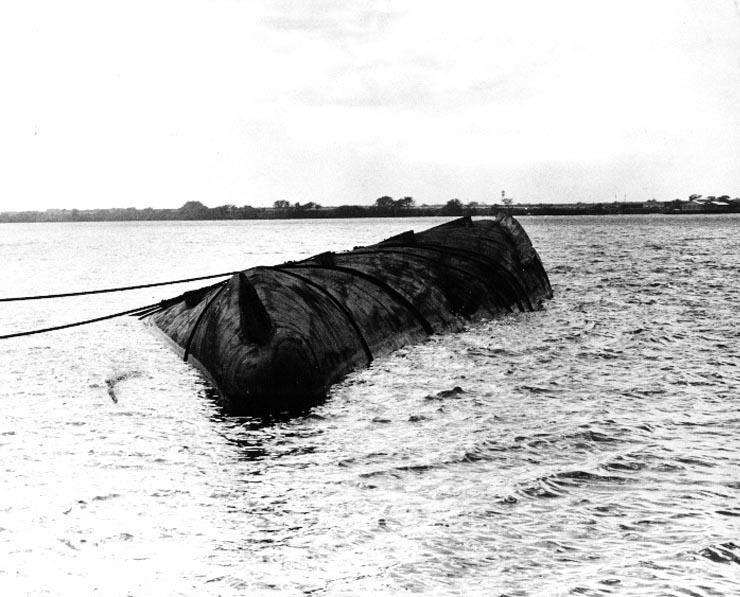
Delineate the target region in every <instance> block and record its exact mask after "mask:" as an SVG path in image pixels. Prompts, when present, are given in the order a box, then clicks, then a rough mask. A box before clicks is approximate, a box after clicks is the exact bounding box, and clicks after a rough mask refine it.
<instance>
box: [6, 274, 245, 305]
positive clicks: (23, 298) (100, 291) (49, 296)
mask: <svg viewBox="0 0 740 597" xmlns="http://www.w3.org/2000/svg"><path fill="white" fill-rule="evenodd" d="M238 273H239V272H225V273H223V274H211V275H210V276H198V277H195V278H183V279H182V280H170V281H168V282H152V283H150V284H137V285H135V286H119V287H118V288H100V289H97V290H80V291H79V292H61V293H59V294H43V295H35V296H12V297H6V298H0V303H9V302H12V301H36V300H40V299H52V298H63V297H67V296H85V295H89V294H105V293H107V292H122V291H124V290H137V289H139V288H153V287H155V286H168V285H171V284H184V283H185V282H197V281H198V280H210V279H212V278H225V277H226V276H233V275H234V274H238Z"/></svg>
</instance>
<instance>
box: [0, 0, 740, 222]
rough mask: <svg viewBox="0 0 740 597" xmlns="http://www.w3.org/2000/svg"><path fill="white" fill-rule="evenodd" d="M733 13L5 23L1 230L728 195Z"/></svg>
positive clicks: (0, 51)
mask: <svg viewBox="0 0 740 597" xmlns="http://www.w3.org/2000/svg"><path fill="white" fill-rule="evenodd" d="M738 1H740V0H557V1H555V0H531V1H527V0H516V1H514V0H509V1H506V2H499V1H496V0H484V1H466V0H457V1H455V2H433V1H429V0H426V1H415V0H397V1H395V2H391V1H385V0H362V1H357V2H351V1H349V0H282V1H281V0H273V1H268V0H264V1H263V0H242V1H239V0H145V1H140V0H126V1H120V2H109V1H105V0H90V1H86V0H23V1H21V0H18V1H12V2H10V1H9V2H3V3H2V4H1V5H0V80H1V81H2V87H1V88H0V210H19V209H47V208H54V207H69V208H71V207H77V208H92V207H129V206H134V207H147V206H151V207H178V206H180V205H181V204H182V203H184V202H185V201H189V200H197V201H202V202H203V203H205V204H206V205H209V206H216V205H222V204H228V203H233V204H236V205H239V206H241V205H253V206H265V205H271V204H272V203H273V202H274V201H275V200H277V199H287V200H289V201H291V202H295V201H299V202H301V203H305V202H307V201H315V202H318V203H320V204H322V205H340V204H347V203H350V204H369V203H372V202H373V201H374V200H375V199H376V198H377V197H379V196H381V195H385V194H388V195H391V196H394V197H400V196H404V195H411V196H413V197H414V198H415V199H416V201H417V203H440V202H445V201H447V200H448V199H450V198H453V197H459V198H460V199H461V200H462V201H463V202H468V201H478V202H492V201H495V200H498V199H500V193H501V190H502V189H505V190H506V192H507V194H508V195H509V196H511V197H513V198H514V200H515V201H521V202H540V201H545V202H564V201H613V200H614V199H615V198H619V199H620V200H621V199H623V198H624V197H625V196H626V197H627V199H628V200H645V199H650V198H653V197H654V198H656V199H659V200H666V199H673V198H675V197H686V196H688V195H689V194H691V193H702V194H705V195H709V194H715V195H721V194H730V195H732V196H738V195H740V6H739V5H738Z"/></svg>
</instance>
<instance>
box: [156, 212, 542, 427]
mask: <svg viewBox="0 0 740 597" xmlns="http://www.w3.org/2000/svg"><path fill="white" fill-rule="evenodd" d="M551 296H552V289H551V287H550V282H549V280H548V277H547V274H546V273H545V270H544V268H543V266H542V262H541V261H540V258H539V256H538V255H537V253H536V251H535V250H534V248H533V247H532V244H531V242H530V240H529V238H528V237H527V234H526V233H525V232H524V230H523V228H522V227H521V225H520V224H519V223H518V222H517V221H516V220H514V219H513V218H512V217H510V216H508V215H506V214H498V215H497V216H496V217H495V218H494V219H490V220H477V221H472V220H471V219H470V218H469V217H465V218H460V219H458V220H454V221H451V222H448V223H446V224H442V225H440V226H436V227H434V228H430V229H429V230H425V231H424V232H419V233H414V232H413V231H409V232H404V233H402V234H399V235H397V236H393V237H391V238H388V239H386V240H384V241H382V242H380V243H378V244H375V245H370V246H366V247H356V248H355V249H353V250H352V251H347V252H342V253H322V254H319V255H315V256H314V257H311V258H309V259H305V260H303V261H291V262H288V263H283V264H281V265H275V266H270V267H254V268H250V269H247V270H244V271H242V272H239V273H238V274H235V275H233V276H232V277H231V278H230V279H228V280H226V281H224V282H221V283H219V284H215V285H213V286H208V287H205V288H201V289H199V290H193V291H189V292H186V293H184V294H183V295H180V296H178V297H175V298H172V299H169V300H167V301H162V303H161V304H160V307H159V309H158V310H157V311H155V312H154V313H152V314H151V315H149V316H148V320H149V321H150V322H151V323H152V324H153V325H154V326H156V328H158V329H159V330H161V331H162V332H163V333H164V334H165V336H166V337H168V338H169V339H170V340H171V341H172V343H173V344H174V346H175V348H176V349H177V350H178V351H179V352H180V353H181V354H182V356H183V357H184V359H185V360H187V361H190V362H192V363H193V364H194V365H195V366H197V367H198V368H199V369H200V370H201V371H202V372H203V373H205V374H206V376H207V377H208V378H209V379H210V381H211V382H212V383H213V384H214V385H215V386H216V387H217V388H218V390H219V392H220V394H221V396H222V399H223V401H224V404H225V406H227V407H228V408H230V409H231V410H233V411H239V412H247V413H249V412H264V411H271V410H284V409H290V408H299V407H301V406H305V405H307V404H310V403H312V402H313V401H315V400H317V399H319V398H320V397H322V396H323V395H325V393H326V392H327V390H328V388H329V387H330V386H331V385H332V384H334V383H336V382H337V381H339V380H340V379H341V378H342V377H344V376H345V375H346V374H347V373H349V372H350V371H352V370H353V369H356V368H358V367H363V366H367V365H369V364H370V363H371V361H372V360H373V359H374V358H376V357H378V356H382V355H387V354H389V353H390V352H392V351H393V350H395V349H397V348H399V347H401V346H404V345H407V344H411V343H417V342H419V341H421V340H423V339H424V338H426V337H427V336H429V335H430V334H437V333H442V332H448V331H455V330H460V329H461V328H462V327H463V326H464V325H465V324H466V323H467V322H469V321H476V320H480V319H484V318H491V317H495V316H497V315H500V314H503V313H507V312H513V311H532V310H536V309H538V308H540V307H541V305H542V301H543V299H545V298H549V297H551Z"/></svg>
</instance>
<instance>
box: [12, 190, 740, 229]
mask: <svg viewBox="0 0 740 597" xmlns="http://www.w3.org/2000/svg"><path fill="white" fill-rule="evenodd" d="M388 199H390V198H388ZM408 199H410V198H408ZM379 202H380V200H379ZM278 203H282V204H281V205H280V206H279V207H278V206H276V207H251V206H248V205H245V206H243V207H236V206H234V205H222V206H219V207H213V208H210V207H206V206H205V205H203V204H202V203H199V202H197V201H191V202H188V203H186V204H185V205H183V206H182V207H180V208H178V209H153V208H145V209H136V208H123V209H120V208H112V209H87V210H82V209H49V210H46V211H16V212H2V213H0V223H5V224H8V223H19V224H21V223H24V224H28V223H35V222H156V221H183V220H185V221H188V220H213V221H215V220H288V219H290V220H294V219H331V218H388V217H395V218H398V217H433V216H462V215H472V216H488V215H493V214H496V213H498V212H500V211H505V212H508V213H510V214H512V215H514V216H600V215H643V214H666V215H686V214H727V213H740V199H738V198H735V199H730V198H729V197H722V198H719V199H717V198H715V197H709V198H706V199H705V198H692V199H689V200H686V201H684V200H679V199H676V200H674V201H646V202H626V201H624V202H612V203H560V204H558V203H532V204H526V203H517V204H512V205H503V204H478V203H469V204H467V205H464V204H462V203H461V202H460V201H459V200H457V199H453V200H451V201H449V202H447V204H445V205H422V206H413V202H406V203H404V202H403V201H402V200H398V201H397V202H394V201H393V200H392V199H391V200H390V204H391V205H382V206H379V205H378V204H376V205H372V206H361V205H341V206H339V207H321V206H319V205H316V204H314V203H308V204H306V205H300V204H298V203H296V204H295V205H293V206H291V205H290V204H287V202H278ZM393 203H397V204H396V205H393ZM286 204H287V205H286Z"/></svg>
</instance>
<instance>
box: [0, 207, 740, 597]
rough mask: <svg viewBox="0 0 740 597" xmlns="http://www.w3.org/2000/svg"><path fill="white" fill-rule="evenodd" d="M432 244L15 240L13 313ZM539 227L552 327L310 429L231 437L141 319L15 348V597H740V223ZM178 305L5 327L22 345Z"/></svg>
mask: <svg viewBox="0 0 740 597" xmlns="http://www.w3.org/2000/svg"><path fill="white" fill-rule="evenodd" d="M433 223H434V222H433V221H429V220H421V221H414V222H411V221H408V220H405V221H404V220H381V221H321V222H314V223H310V222H303V221H301V222H295V221H294V222H224V223H221V222H216V223H144V224H141V223H139V224H85V225H75V224H70V225H28V226H26V225H7V226H2V227H0V263H1V264H2V266H1V267H0V286H1V287H2V288H3V294H4V295H9V294H31V293H37V292H38V293H41V292H52V291H64V290H77V289H84V288H88V287H103V286H115V285H120V284H122V283H135V282H139V281H142V282H147V281H156V280H160V279H168V278H178V277H187V276H192V275H199V274H206V273H210V272H213V271H228V270H230V269H237V268H242V267H249V266H252V265H256V264H259V263H276V262H280V261H283V260H286V259H295V258H300V257H305V256H307V255H310V254H312V253H316V252H320V251H323V250H327V249H335V250H340V249H342V248H351V247H352V246H354V245H357V244H365V243H371V242H375V241H377V240H379V239H380V238H383V237H385V236H388V235H390V234H393V233H397V232H401V231H403V230H405V229H407V228H409V227H413V228H416V229H423V228H425V227H427V226H429V225H432V224H433ZM523 224H524V226H525V228H526V229H527V231H528V233H529V234H530V236H531V237H532V240H533V242H534V244H535V246H536V247H537V249H538V250H539V252H540V254H541V256H542V258H543V261H544V263H545V265H546V267H547V268H548V271H549V273H550V277H551V281H552V283H553V287H554V290H555V299H554V300H552V301H550V302H548V303H547V306H546V310H545V311H542V312H538V313H531V314H526V315H514V316H507V317H504V318H503V319H500V320H496V321H490V322H486V323H483V324H482V325H479V326H475V327H472V328H470V329H468V330H465V331H463V332H461V333H459V334H453V335H448V336H439V337H433V338H431V339H430V340H429V341H428V342H426V343H424V344H422V345H420V346H415V347H407V348H404V349H402V350H400V351H398V352H396V353H395V354H394V355H392V356H391V357H389V358H386V359H380V360H378V361H376V362H375V363H374V364H373V366H372V367H371V368H369V369H367V370H364V371H359V372H356V373H355V374H353V375H351V376H350V377H349V378H348V379H347V380H346V381H345V382H343V383H341V384H339V385H337V386H335V387H334V388H333V390H332V391H331V394H330V396H329V398H328V399H327V400H326V401H325V402H324V403H322V404H319V405H317V406H315V407H313V408H311V409H308V410H307V411H306V412H303V413H294V414H293V416H291V417H276V418H273V419H270V420H264V419H252V418H244V417H229V416H227V415H226V414H224V413H223V412H222V411H221V410H220V409H219V407H218V404H217V402H216V400H215V396H214V395H213V392H212V390H210V389H209V388H208V386H207V385H206V384H205V382H204V381H203V380H202V379H201V378H200V377H199V376H198V374H197V373H196V372H194V371H193V370H192V369H191V368H190V367H188V366H187V365H185V364H183V363H182V362H180V361H179V360H178V359H177V357H176V356H175V355H174V354H172V353H171V352H170V351H169V349H168V348H167V347H165V346H163V345H162V344H161V343H160V341H159V340H158V339H157V338H155V337H154V336H153V335H151V334H150V333H149V331H148V330H147V329H146V328H145V327H144V326H142V325H141V323H140V322H138V321H137V320H136V319H122V320H114V321H111V322H106V323H102V324H98V325H94V326H88V327H84V328H79V329H76V330H69V331H65V332H58V333H56V334H49V335H43V336H33V337H29V338H24V339H18V340H13V341H5V342H3V343H2V344H0V356H1V357H2V363H3V367H2V368H0V409H2V417H1V418H0V454H2V467H3V479H4V487H3V491H2V493H0V555H1V556H2V557H0V589H1V590H2V592H3V594H18V593H21V594H23V593H31V594H90V593H92V592H93V591H95V590H97V591H98V592H100V593H101V594H113V595H127V594H135V595H147V594H185V595H232V594H233V595H239V594H252V593H269V592H271V591H272V592H275V593H277V594H288V595H290V594H298V595H300V594H311V595H323V594H330V595H331V594H362V593H376V594H377V593H380V594H386V593H391V594H395V593H400V592H403V591H415V592H426V593H432V594H450V593H464V594H471V595H475V594H478V595H500V594H505V595H512V596H513V595H609V594H629V595H633V594H643V595H657V594H664V595H685V594H694V595H729V594H735V593H737V592H738V591H739V590H740V581H739V580H738V579H739V578H740V576H739V574H738V571H739V570H740V568H738V564H739V563H740V547H739V546H740V533H739V531H740V506H738V504H740V499H738V498H740V481H738V479H740V474H739V473H740V467H739V466H738V465H739V464H740V457H739V456H738V453H739V450H740V440H738V437H739V434H738V431H740V410H739V409H738V403H737V399H738V396H737V395H738V391H739V390H740V369H739V367H740V342H739V340H740V315H738V309H737V305H738V304H740V287H739V285H738V280H740V276H738V273H739V270H740V264H738V263H737V256H738V255H739V254H740V218H737V217H724V216H719V217H680V218H679V217H677V218H665V217H614V218H612V217H604V218H538V219H524V220H523ZM192 286H193V285H190V286H189V287H192ZM196 286H197V284H196ZM184 288H187V287H184ZM184 288H183V289H184ZM181 290H182V289H181V288H177V289H169V290H168V289H165V290H162V289H150V290H149V291H136V292H131V293H126V294H120V295H101V296H99V297H96V298H95V299H94V300H91V299H65V300H62V301H57V302H54V303H44V304H43V305H42V304H41V303H37V304H30V303H25V304H2V305H0V315H1V318H0V333H7V332H11V331H15V330H18V329H25V328H32V327H41V326H44V325H54V324H57V323H63V322H66V321H71V320H75V319H83V318H85V317H94V316H96V315H99V314H103V313H106V312H109V311H116V310H121V309H124V308H127V307H129V306H136V305H138V304H142V305H143V304H148V303H150V302H153V301H155V300H159V299H160V298H163V297H165V296H169V295H171V294H174V293H175V292H176V291H177V292H179V291H181Z"/></svg>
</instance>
